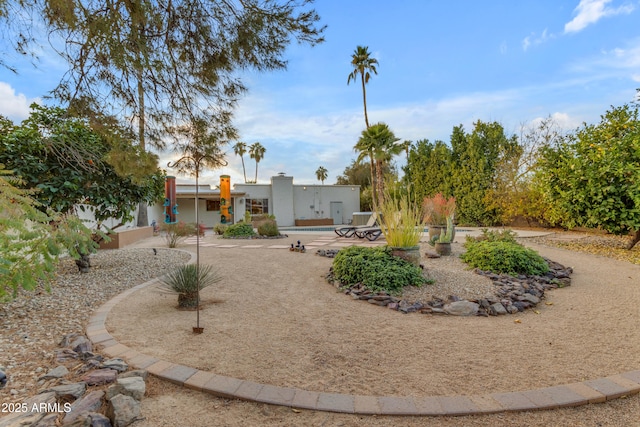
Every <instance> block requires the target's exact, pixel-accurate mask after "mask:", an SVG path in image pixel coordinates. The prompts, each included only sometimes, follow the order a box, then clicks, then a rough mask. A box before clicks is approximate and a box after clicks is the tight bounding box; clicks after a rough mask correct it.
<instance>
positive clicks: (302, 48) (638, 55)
mask: <svg viewBox="0 0 640 427" xmlns="http://www.w3.org/2000/svg"><path fill="white" fill-rule="evenodd" d="M314 8H315V9H316V11H317V12H318V14H319V15H320V17H321V24H322V25H326V26H327V28H326V32H325V39H326V41H325V42H324V43H322V44H320V45H317V46H315V47H310V46H308V45H299V44H297V43H295V42H294V43H293V44H292V45H291V46H290V47H289V48H288V49H287V51H286V52H285V58H286V59H287V60H288V67H287V70H283V71H276V72H267V73H258V72H246V73H245V74H243V75H242V76H241V77H242V79H243V81H244V83H245V84H246V85H247V86H248V88H249V91H248V93H247V94H246V95H245V96H244V97H243V98H242V100H241V101H240V103H239V104H238V108H237V109H236V112H235V119H234V121H235V124H236V127H237V128H238V130H239V135H240V138H239V140H240V141H243V142H245V143H247V145H250V144H252V143H254V142H260V143H261V144H262V145H263V146H264V147H265V148H266V152H265V157H264V159H262V160H261V161H260V163H259V165H258V182H259V183H268V182H269V179H270V177H271V176H274V175H277V174H278V173H281V172H284V173H285V174H286V175H288V176H293V177H294V184H319V181H318V180H317V178H316V174H315V171H316V170H317V169H318V167H320V166H323V167H325V168H326V169H327V170H328V179H327V180H326V181H325V184H333V183H335V181H336V177H337V176H339V175H342V174H343V172H344V169H345V168H346V167H347V166H349V164H351V162H352V161H353V160H354V159H355V158H356V157H357V154H356V153H355V151H354V150H353V146H354V145H355V144H356V142H357V141H358V138H359V137H360V135H361V133H362V131H363V130H364V129H365V121H364V111H363V103H362V88H361V82H360V80H358V81H357V82H355V83H354V82H351V84H349V85H348V84H347V77H348V75H349V74H350V73H351V72H352V71H353V68H352V66H351V64H350V62H351V55H352V54H353V52H354V51H355V49H356V47H357V46H359V45H360V46H367V47H368V49H369V51H370V52H371V55H372V57H374V58H375V59H377V60H378V66H377V70H378V74H377V75H372V77H371V79H370V80H369V83H368V84H367V87H366V91H367V112H368V116H369V122H370V123H371V124H373V123H377V122H384V123H386V124H387V125H389V127H390V128H391V130H392V131H393V132H394V134H395V135H396V136H397V137H398V138H400V140H401V141H405V140H411V141H414V142H415V141H418V140H421V139H428V140H430V141H432V142H433V141H436V140H441V141H444V142H446V143H448V142H449V139H450V135H451V132H452V130H453V127H454V126H459V125H462V126H463V127H464V129H465V130H466V131H469V132H470V131H471V130H472V128H473V123H474V122H476V121H477V120H481V121H485V122H493V121H497V122H500V123H501V124H502V125H503V127H504V128H505V131H506V133H507V134H508V135H511V134H516V135H517V134H519V132H520V129H521V127H522V126H523V125H527V124H531V123H535V122H536V121H537V120H540V119H542V118H546V117H549V116H552V117H553V118H554V119H555V120H556V122H557V123H558V124H559V125H560V126H561V127H562V129H564V130H566V131H571V130H574V129H576V128H577V127H579V126H581V125H582V124H583V123H596V122H597V121H598V120H599V118H600V116H601V115H602V114H604V113H605V112H606V111H607V109H609V108H610V107H611V106H620V105H623V104H625V103H629V102H631V101H633V100H634V98H635V96H636V88H640V25H638V24H639V23H640V0H629V1H628V0H519V1H513V0H485V1H470V0H468V1H467V0H457V1H449V2H443V1H437V0H433V1H432V0H397V1H395V2H389V1H388V0H367V1H364V0H354V1H350V2H342V1H337V0H317V1H316V4H315V5H314ZM7 49H8V48H7V47H6V46H2V47H0V51H4V52H5V60H7V61H8V62H10V61H11V60H12V59H15V55H13V56H12V55H11V54H6V52H7ZM15 64H18V68H19V70H18V71H19V73H18V74H17V75H14V74H12V73H11V72H9V71H8V70H6V69H3V68H0V115H4V116H6V117H8V118H10V119H12V120H13V121H14V122H16V123H19V122H20V121H22V120H24V119H25V118H26V117H27V116H28V113H29V108H28V106H29V104H30V103H32V102H34V101H36V102H37V101H41V100H42V99H43V97H44V96H45V95H46V94H47V93H48V92H49V91H50V90H52V89H53V88H54V87H55V86H56V83H57V82H58V81H59V79H60V77H61V76H62V75H63V73H64V72H65V70H66V68H65V67H66V65H65V64H64V63H63V62H61V61H60V60H59V59H58V58H56V57H55V56H53V55H50V54H48V53H47V52H46V48H45V47H43V52H42V54H41V62H40V63H39V64H38V68H37V69H34V68H33V67H32V66H31V65H30V64H29V63H26V62H24V61H19V60H16V62H15ZM226 152H227V153H228V155H227V157H226V160H227V161H228V166H226V167H223V168H221V169H217V170H214V171H204V173H203V174H202V175H201V180H200V182H201V183H205V184H212V185H217V184H218V183H219V176H220V175H222V174H227V175H230V176H231V182H232V185H233V183H239V182H243V181H244V178H243V171H242V164H241V160H240V158H239V157H238V156H236V155H234V153H233V149H232V144H231V145H229V146H228V147H226ZM170 159H172V157H171V155H170V154H167V153H161V166H162V167H164V165H166V164H167V161H168V160H170ZM395 161H396V163H397V166H398V167H399V169H400V168H401V167H402V165H404V158H403V156H402V155H401V156H398V157H397V158H396V159H395ZM245 165H246V172H247V178H248V179H253V178H254V175H255V166H256V165H255V162H254V161H253V160H252V159H249V157H248V155H245ZM165 169H166V168H165ZM166 170H167V172H168V173H169V174H174V173H175V171H172V170H170V169H166ZM181 181H183V182H184V179H182V180H181Z"/></svg>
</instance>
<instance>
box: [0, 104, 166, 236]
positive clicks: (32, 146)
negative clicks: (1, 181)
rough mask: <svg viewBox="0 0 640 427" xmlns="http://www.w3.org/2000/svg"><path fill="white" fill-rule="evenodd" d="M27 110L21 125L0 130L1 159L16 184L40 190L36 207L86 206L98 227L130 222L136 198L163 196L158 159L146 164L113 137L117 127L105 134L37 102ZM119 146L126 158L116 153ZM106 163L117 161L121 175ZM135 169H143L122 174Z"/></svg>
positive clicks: (65, 210)
mask: <svg viewBox="0 0 640 427" xmlns="http://www.w3.org/2000/svg"><path fill="white" fill-rule="evenodd" d="M31 109H32V111H31V115H30V117H29V118H28V119H27V120H25V121H24V122H23V123H22V124H21V125H20V126H9V125H5V126H2V127H1V128H0V163H4V164H5V166H6V167H7V169H11V170H13V173H14V174H15V175H16V176H18V177H19V178H20V179H21V184H20V186H21V188H25V189H26V188H37V189H38V190H39V191H38V192H37V193H35V194H34V195H33V197H35V198H36V199H37V200H38V202H40V206H47V207H50V208H51V209H53V210H55V211H57V212H61V213H69V212H74V210H75V209H76V208H77V207H79V209H81V210H83V211H84V210H90V211H92V212H93V214H94V216H95V218H96V220H97V221H98V228H99V227H100V223H101V222H102V221H105V220H107V219H110V218H114V219H116V220H119V221H121V222H126V221H130V220H132V219H133V215H132V213H133V211H134V209H135V208H136V207H137V206H138V204H139V203H140V202H148V203H151V202H155V201H157V200H159V199H161V198H162V196H163V191H164V175H163V173H162V171H161V170H160V169H158V167H157V157H156V156H153V158H152V159H151V161H152V162H153V163H154V164H155V165H154V166H153V167H152V168H149V166H148V163H149V161H150V158H149V156H150V155H143V154H142V153H139V152H138V151H136V150H135V149H134V148H132V142H131V141H130V140H124V139H118V138H116V135H117V133H118V130H117V129H116V128H114V129H112V133H113V135H112V136H111V137H110V138H107V137H105V136H100V135H99V134H98V133H96V132H95V131H94V130H93V129H92V128H91V127H90V126H89V125H88V124H87V122H86V120H83V119H80V118H73V117H69V116H68V114H67V111H65V110H63V109H60V108H49V107H42V106H39V105H36V104H33V105H32V106H31ZM103 135H104V133H103ZM125 146H128V147H129V148H128V149H125V148H123V147H125ZM120 150H124V151H122V153H121V154H122V156H125V157H127V160H126V161H125V159H124V158H123V157H122V156H121V155H116V154H115V153H117V152H120ZM110 162H114V163H117V164H118V165H119V166H118V168H119V169H123V170H122V171H121V173H122V174H119V173H118V172H117V171H116V168H115V167H114V166H112V165H111V163H110ZM125 164H126V165H128V166H127V167H125ZM138 169H139V170H147V171H148V172H147V173H146V174H145V173H138V172H136V173H135V174H133V173H132V172H126V171H127V170H128V171H132V170H138Z"/></svg>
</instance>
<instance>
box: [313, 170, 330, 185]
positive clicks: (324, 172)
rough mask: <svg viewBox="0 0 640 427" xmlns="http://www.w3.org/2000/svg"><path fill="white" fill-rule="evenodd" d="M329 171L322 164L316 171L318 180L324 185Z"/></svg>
mask: <svg viewBox="0 0 640 427" xmlns="http://www.w3.org/2000/svg"><path fill="white" fill-rule="evenodd" d="M328 173H329V171H328V170H327V168H325V167H324V166H320V167H319V168H318V170H317V171H316V178H318V181H320V182H322V185H324V180H325V179H327V176H328Z"/></svg>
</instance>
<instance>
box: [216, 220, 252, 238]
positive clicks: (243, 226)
mask: <svg viewBox="0 0 640 427" xmlns="http://www.w3.org/2000/svg"><path fill="white" fill-rule="evenodd" d="M255 235H256V233H255V231H253V226H252V225H251V223H248V224H247V223H246V222H238V223H237V224H232V225H230V226H229V227H228V228H227V229H226V230H225V232H224V234H223V237H243V236H246V237H249V236H255Z"/></svg>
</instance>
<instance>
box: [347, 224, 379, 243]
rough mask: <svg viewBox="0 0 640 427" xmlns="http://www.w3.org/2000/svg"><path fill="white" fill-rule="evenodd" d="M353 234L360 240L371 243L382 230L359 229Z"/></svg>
mask: <svg viewBox="0 0 640 427" xmlns="http://www.w3.org/2000/svg"><path fill="white" fill-rule="evenodd" d="M354 234H355V235H356V237H358V238H360V239H367V240H370V241H372V242H373V241H374V240H376V239H377V238H378V237H380V236H381V235H382V229H381V228H380V227H367V228H360V229H358V230H355V232H354Z"/></svg>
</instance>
